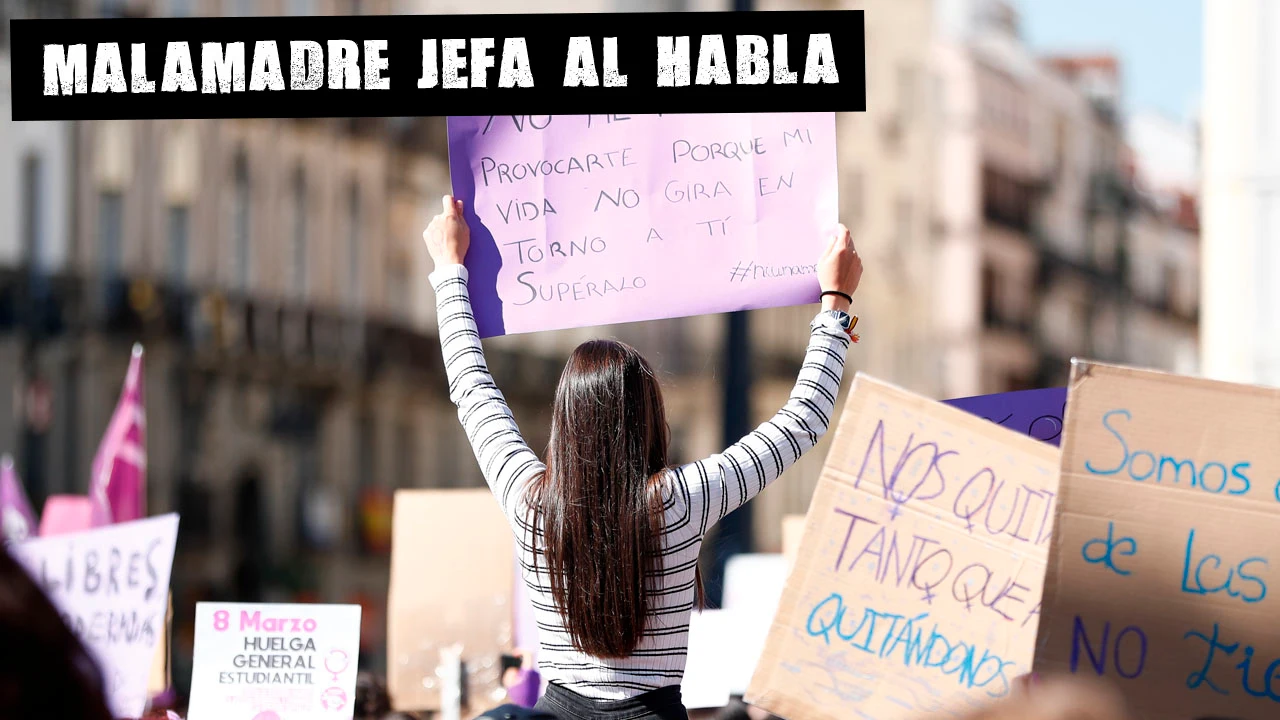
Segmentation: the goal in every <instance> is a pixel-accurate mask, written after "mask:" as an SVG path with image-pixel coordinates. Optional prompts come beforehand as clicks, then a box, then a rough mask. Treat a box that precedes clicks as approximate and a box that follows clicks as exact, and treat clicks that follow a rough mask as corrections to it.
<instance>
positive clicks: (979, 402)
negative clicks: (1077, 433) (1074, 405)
mask: <svg viewBox="0 0 1280 720" xmlns="http://www.w3.org/2000/svg"><path fill="white" fill-rule="evenodd" d="M944 402H945V403H946V404H947V405H951V406H954V407H958V408H960V409H961V410H964V411H965V412H967V413H970V414H972V415H977V416H979V417H982V418H986V419H987V420H990V421H991V422H993V423H996V424H997V425H1002V426H1004V427H1007V428H1009V429H1010V430H1015V431H1017V432H1020V433H1022V434H1023V435H1029V436H1031V437H1033V438H1035V439H1037V440H1043V441H1044V442H1047V443H1049V444H1050V445H1059V444H1061V441H1062V420H1063V418H1064V417H1065V416H1066V410H1067V389H1066V388H1045V389H1043V390H1020V391H1018V392H1007V393H999V394H996V395H975V396H974V397H967V398H957V399H955V400H946V401H944Z"/></svg>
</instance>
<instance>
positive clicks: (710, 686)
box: [680, 610, 738, 710]
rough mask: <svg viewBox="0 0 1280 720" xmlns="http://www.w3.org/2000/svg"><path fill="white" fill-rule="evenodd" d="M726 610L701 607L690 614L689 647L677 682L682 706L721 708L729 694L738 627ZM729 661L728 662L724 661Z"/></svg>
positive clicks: (727, 701) (726, 703)
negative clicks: (701, 608) (681, 675)
mask: <svg viewBox="0 0 1280 720" xmlns="http://www.w3.org/2000/svg"><path fill="white" fill-rule="evenodd" d="M733 620H734V618H733V616H732V614H731V613H729V612H728V611H726V610H703V611H701V612H694V613H693V614H692V615H690V616H689V646H688V655H687V656H686V658H687V659H686V660H685V666H684V678H683V679H682V680H681V682H680V695H681V700H682V701H683V702H684V706H685V707H687V708H692V709H695V710H697V709H702V708H722V707H724V706H725V705H728V704H729V697H730V696H731V695H732V692H733V691H732V689H731V687H732V685H733V669H732V659H734V658H735V657H737V655H736V654H735V653H734V645H736V633H737V630H738V628H737V627H736V626H735V623H734V622H733ZM727 661H728V662H727Z"/></svg>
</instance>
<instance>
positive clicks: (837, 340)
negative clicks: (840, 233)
mask: <svg viewBox="0 0 1280 720" xmlns="http://www.w3.org/2000/svg"><path fill="white" fill-rule="evenodd" d="M430 281H431V285H432V287H433V288H434V289H435V292H436V304H437V316H438V319H439V323H440V344H441V347H442V351H443V353H444V362H445V369H446V373H447V374H448V378H449V397H450V399H451V400H452V401H453V402H454V404H456V405H457V406H458V416H459V417H460V419H461V420H462V425H463V427H464V429H465V430H466V434H467V437H468V439H469V440H470V442H471V446H472V449H473V450H474V452H475V455H476V459H477V460H478V461H479V463H480V468H481V470H482V471H483V473H484V477H485V480H486V482H487V483H488V484H489V487H490V488H491V489H492V491H493V494H494V497H495V498H497V500H498V503H499V504H500V505H501V506H502V510H503V512H504V513H505V515H506V517H507V520H508V522H509V523H510V525H511V529H512V532H513V533H514V534H515V536H516V539H517V541H518V543H519V544H518V547H519V555H520V564H521V566H522V569H523V577H524V580H525V584H526V585H527V586H528V589H529V598H530V601H531V602H532V604H533V607H534V613H535V617H536V621H537V625H538V630H539V633H538V634H539V644H540V646H541V647H540V648H539V653H538V667H539V670H540V672H541V673H542V674H543V675H544V676H545V677H546V678H547V680H549V681H550V682H554V683H557V684H559V685H561V686H563V687H566V688H568V689H571V690H573V691H575V692H577V693H578V694H581V695H584V696H587V697H591V698H599V699H621V698H628V697H632V696H635V695H639V694H640V693H643V692H646V691H649V690H653V689H655V688H660V687H664V686H668V685H679V684H680V682H681V679H682V678H683V676H684V667H685V656H686V653H687V648H688V633H689V616H690V614H691V613H692V611H693V608H694V596H695V581H694V570H695V567H696V565H697V561H698V552H699V550H700V549H701V548H702V541H703V537H704V536H705V535H706V534H707V531H708V530H710V529H711V528H712V527H713V526H714V525H715V524H716V523H717V522H718V521H719V520H720V519H721V518H723V517H724V516H725V515H728V514H729V513H730V512H732V511H733V510H734V509H736V508H738V507H739V506H741V505H742V504H743V503H746V502H747V501H748V500H750V499H751V498H752V497H754V496H755V495H756V494H758V493H759V492H760V491H762V490H764V489H765V487H767V486H768V485H769V483H770V482H772V481H773V480H775V479H776V478H777V477H778V476H779V475H781V474H782V473H783V471H784V470H786V469H787V468H788V467H790V466H791V465H792V464H793V463H794V462H795V461H796V460H798V459H799V458H800V456H801V455H802V454H803V453H804V452H805V451H807V450H809V449H810V448H812V447H813V446H814V445H815V444H817V442H818V438H819V437H821V436H822V434H823V433H824V432H826V430H827V427H828V426H829V425H830V423H831V420H832V415H833V412H834V408H835V401H836V393H837V391H838V390H839V388H840V378H841V375H842V373H843V370H844V360H845V353H846V352H847V351H848V348H849V336H848V335H847V334H846V333H845V332H844V331H843V330H842V329H841V327H840V324H839V322H837V321H836V320H835V318H833V317H831V316H830V315H828V314H826V313H819V314H818V315H817V317H816V318H815V319H814V321H813V322H812V324H811V334H810V336H809V337H810V339H809V347H808V350H807V352H806V354H805V358H804V363H803V365H802V366H801V369H800V375H799V378H798V379H797V380H796V384H795V388H794V389H793V390H792V392H791V398H790V399H789V400H788V401H787V403H786V405H785V406H784V407H783V408H782V409H781V410H780V411H779V412H778V414H777V415H775V416H774V417H773V418H772V419H770V420H769V421H768V422H765V423H764V424H763V425H761V426H760V427H758V428H756V429H755V430H754V431H752V432H751V433H750V434H748V435H747V436H746V437H744V438H743V439H742V440H740V441H739V442H737V443H735V444H734V445H733V446H732V447H730V448H728V449H727V450H725V451H724V452H722V453H719V454H717V455H712V456H711V457H709V458H706V459H705V460H700V461H698V462H695V463H690V464H688V465H684V466H682V467H678V468H675V469H673V470H671V471H669V472H668V473H667V478H666V483H665V486H664V488H663V499H664V503H663V507H664V508H665V513H666V517H665V532H664V534H663V557H662V574H663V577H662V583H661V585H660V587H661V588H662V589H661V590H660V591H658V593H657V595H656V597H654V598H653V599H652V602H651V604H650V607H649V616H648V617H647V618H646V622H645V631H644V636H643V639H642V640H641V642H640V644H639V645H638V646H637V647H636V649H635V651H634V652H633V653H632V654H631V656H630V657H628V658H625V659H621V660H616V659H602V658H595V657H590V656H587V655H584V654H582V653H579V652H577V651H575V650H574V648H573V645H572V643H571V642H570V639H569V635H568V633H567V632H566V631H565V624H564V620H563V619H562V618H561V616H560V614H559V612H558V611H557V609H556V606H555V602H554V600H553V599H552V596H551V590H550V588H551V583H550V580H549V578H548V577H546V563H545V562H540V563H538V564H537V566H536V567H537V571H535V570H534V568H535V564H534V559H535V557H536V554H537V553H538V552H539V551H540V548H537V547H529V543H528V539H529V538H530V537H531V536H532V537H535V538H540V537H541V533H534V534H532V535H531V533H529V532H528V529H529V528H528V522H529V520H530V518H531V517H532V514H531V513H530V511H529V505H528V499H527V490H528V488H529V485H530V481H531V480H533V479H534V478H536V477H538V476H539V475H540V473H542V472H543V471H544V470H545V468H546V466H545V465H544V464H543V463H542V461H540V460H539V459H538V456H537V455H536V454H535V453H534V452H533V451H532V450H531V449H529V446H528V445H527V444H526V443H525V441H524V439H523V438H522V437H521V435H520V431H519V429H518V428H517V427H516V422H515V419H514V418H513V416H512V414H511V410H510V408H509V407H508V406H507V403H506V400H505V399H504V398H503V396H502V393H501V392H499V391H498V388H497V386H496V385H495V384H494V382H493V378H492V376H490V374H489V370H488V367H487V366H486V364H485V360H484V352H483V350H482V349H481V345H480V336H479V334H478V333H477V331H476V324H475V319H474V316H473V315H472V311H471V300H470V296H469V294H468V291H467V270H466V268H464V267H463V266H461V265H446V266H441V267H439V268H437V270H436V271H435V272H434V273H432V274H431V277H430Z"/></svg>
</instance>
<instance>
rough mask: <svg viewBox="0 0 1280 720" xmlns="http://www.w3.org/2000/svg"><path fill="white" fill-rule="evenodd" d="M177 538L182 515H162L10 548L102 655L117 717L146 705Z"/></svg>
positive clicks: (138, 711)
mask: <svg viewBox="0 0 1280 720" xmlns="http://www.w3.org/2000/svg"><path fill="white" fill-rule="evenodd" d="M177 540H178V516H177V515H160V516H157V517H153V518H148V519H146V520H135V521H133V522H127V523H119V524H117V525H110V526H107V527H104V528H99V529H95V530H87V531H85V532H79V533H72V534H68V535H58V536H56V537H48V538H39V539H36V540H30V541H28V542H25V543H19V544H15V545H13V546H11V548H10V549H11V551H12V552H13V554H14V556H15V557H16V558H17V559H18V560H19V561H20V562H22V564H23V565H24V566H26V568H27V569H28V571H29V572H30V573H31V575H32V577H34V578H35V579H36V581H37V582H39V583H40V585H41V586H42V587H43V588H44V591H45V593H47V594H48V595H49V598H50V599H51V600H52V601H53V603H54V604H55V605H57V606H58V608H59V609H60V610H61V611H62V614H63V619H65V620H66V621H67V624H68V625H69V626H70V627H71V628H72V629H73V630H74V631H75V632H76V633H77V634H78V635H79V636H80V638H81V640H83V641H84V643H85V645H86V646H88V648H89V650H90V651H91V652H92V653H93V654H94V656H95V657H96V658H97V659H98V662H99V664H100V665H101V667H102V671H103V675H104V676H105V680H106V685H107V700H108V703H109V705H110V708H111V711H112V713H113V714H114V715H115V716H116V717H120V718H136V717H142V713H143V712H144V710H145V709H146V704H147V700H148V693H147V685H148V681H149V680H150V676H151V668H152V661H153V660H154V659H155V655H156V649H157V647H158V646H159V644H160V642H161V638H162V637H163V636H164V633H165V621H166V618H167V610H168V602H169V573H170V571H171V570H172V568H173V551H174V546H175V544H176V543H177Z"/></svg>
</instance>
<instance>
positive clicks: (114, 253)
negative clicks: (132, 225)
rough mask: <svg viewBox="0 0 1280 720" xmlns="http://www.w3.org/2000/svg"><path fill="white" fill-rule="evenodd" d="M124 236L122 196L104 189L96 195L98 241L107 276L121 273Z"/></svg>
mask: <svg viewBox="0 0 1280 720" xmlns="http://www.w3.org/2000/svg"><path fill="white" fill-rule="evenodd" d="M123 236H124V196H123V195H121V194H120V193H119V192H118V191H115V190H104V191H103V192H102V193H101V194H100V195H99V196H98V241H99V242H100V243H101V247H102V272H103V274H105V275H106V276H107V277H108V278H117V277H119V276H120V274H121V270H122V268H121V265H122V263H121V255H122V254H123V248H122V247H121V244H122V243H123Z"/></svg>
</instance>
